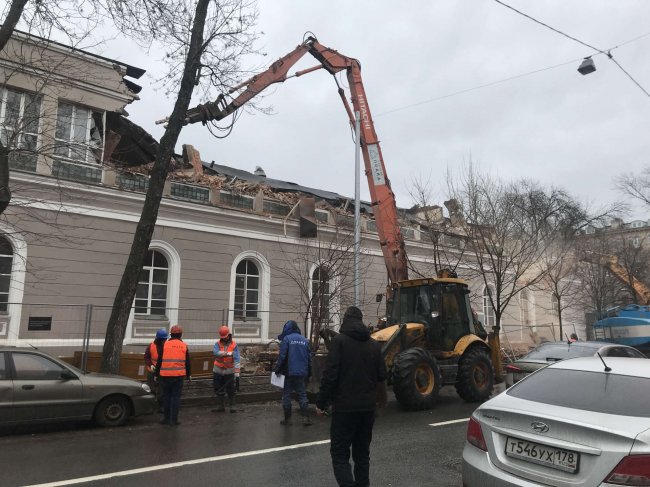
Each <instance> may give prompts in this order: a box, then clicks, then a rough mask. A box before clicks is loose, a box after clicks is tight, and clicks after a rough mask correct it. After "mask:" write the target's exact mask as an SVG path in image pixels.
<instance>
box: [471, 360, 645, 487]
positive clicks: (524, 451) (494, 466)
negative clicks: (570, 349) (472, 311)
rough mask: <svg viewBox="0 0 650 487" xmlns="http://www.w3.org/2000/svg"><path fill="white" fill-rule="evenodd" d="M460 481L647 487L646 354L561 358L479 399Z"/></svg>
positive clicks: (532, 486) (474, 486) (476, 486)
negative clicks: (497, 392) (482, 401)
mask: <svg viewBox="0 0 650 487" xmlns="http://www.w3.org/2000/svg"><path fill="white" fill-rule="evenodd" d="M463 485H464V486H465V487H490V486H495V487H496V486H499V487H510V486H512V487H514V486H520V487H537V486H549V485H551V486H554V487H578V486H585V487H586V486H590V487H593V486H601V487H606V486H621V485H626V486H650V360H647V359H636V358H615V357H603V359H602V360H601V358H600V357H597V356H596V357H585V358H576V359H569V360H564V361H562V362H558V363H555V364H552V365H549V366H548V367H545V368H543V369H540V370H538V371H537V372H535V373H533V374H531V375H529V376H528V377H526V378H525V379H524V380H522V381H520V382H518V383H517V384H515V385H514V386H513V387H511V388H510V389H508V390H507V391H506V392H503V393H502V394H500V395H498V396H496V397H495V398H493V399H491V400H489V401H488V402H486V403H484V404H482V405H481V406H480V407H479V408H478V409H477V410H476V411H475V412H474V414H473V415H472V418H470V422H469V425H468V429H467V443H466V445H465V449H464V450H463Z"/></svg>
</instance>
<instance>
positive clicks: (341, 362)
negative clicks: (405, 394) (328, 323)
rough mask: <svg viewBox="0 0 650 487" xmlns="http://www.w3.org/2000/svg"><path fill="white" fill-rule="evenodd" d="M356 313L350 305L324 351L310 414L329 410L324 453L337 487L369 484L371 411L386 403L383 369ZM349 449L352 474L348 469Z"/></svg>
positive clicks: (375, 345)
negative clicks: (327, 447) (324, 361)
mask: <svg viewBox="0 0 650 487" xmlns="http://www.w3.org/2000/svg"><path fill="white" fill-rule="evenodd" d="M362 318H363V315H362V313H361V310H360V309H359V308H357V307H355V306H350V307H349V308H348V309H347V310H346V311H345V315H344V316H343V323H342V324H341V329H340V333H339V334H338V335H336V336H335V337H334V338H333V339H332V341H331V342H330V346H329V354H328V357H327V366H326V368H325V371H324V372H323V378H322V381H321V387H320V392H319V394H318V400H317V401H316V407H317V410H316V412H317V413H318V414H322V413H323V411H324V410H325V409H326V408H327V407H328V406H329V405H330V404H331V405H332V424H331V427H330V438H331V444H330V454H331V456H332V466H333V467H334V477H336V481H337V482H338V484H339V486H345V487H348V486H350V487H352V486H367V485H370V442H371V441H372V427H373V425H374V422H375V408H376V407H377V405H379V406H384V405H385V404H386V383H385V381H386V365H385V364H384V360H383V358H382V356H381V347H380V345H379V343H377V342H376V341H375V340H373V339H372V338H370V331H369V330H368V328H367V327H366V326H365V325H364V324H363V322H362V321H361V319H362ZM350 447H352V460H353V461H354V475H353V474H352V468H351V467H350V461H349V459H350Z"/></svg>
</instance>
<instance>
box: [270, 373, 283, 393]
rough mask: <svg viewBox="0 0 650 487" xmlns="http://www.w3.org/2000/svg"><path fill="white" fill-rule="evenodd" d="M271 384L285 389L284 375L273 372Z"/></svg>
mask: <svg viewBox="0 0 650 487" xmlns="http://www.w3.org/2000/svg"><path fill="white" fill-rule="evenodd" d="M271 384H273V385H274V386H276V387H280V388H281V389H284V375H282V374H280V375H278V374H276V373H275V372H273V373H272V374H271Z"/></svg>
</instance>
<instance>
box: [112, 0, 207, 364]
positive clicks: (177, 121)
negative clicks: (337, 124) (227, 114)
mask: <svg viewBox="0 0 650 487" xmlns="http://www.w3.org/2000/svg"><path fill="white" fill-rule="evenodd" d="M209 3H210V0H199V1H198V3H197V5H196V12H195V16H194V23H193V26H192V38H191V40H190V45H189V49H188V53H187V58H186V61H185V68H184V71H183V78H182V79H181V86H180V89H179V91H178V97H177V98H176V103H175V105H174V110H173V112H172V115H171V117H170V119H169V123H168V125H167V129H166V130H165V134H164V135H163V136H162V138H161V139H160V145H159V147H158V153H157V154H156V160H155V162H154V165H153V168H152V170H151V175H150V179H149V189H148V190H147V195H146V197H145V200H144V205H143V208H142V215H141V217H140V221H139V222H138V226H137V228H136V231H135V235H134V236H133V244H132V245H131V253H130V254H129V259H128V261H127V263H126V267H125V269H124V273H123V274H122V280H121V281H120V285H119V287H118V289H117V293H116V294H115V300H114V302H113V309H112V312H111V317H110V318H109V321H108V327H107V329H106V338H105V341H104V349H103V354H102V364H101V371H102V372H104V373H112V374H116V373H118V371H119V369H120V355H121V353H122V343H123V340H124V334H125V332H126V325H127V322H128V319H129V314H130V313H131V306H132V304H133V299H134V297H135V290H136V287H137V284H138V276H139V275H140V271H141V269H142V263H143V262H144V259H145V257H146V255H147V252H148V250H149V244H150V243H151V238H152V236H153V231H154V227H155V225H156V219H157V218H158V210H159V208H160V200H161V199H162V195H163V189H164V186H165V181H166V179H167V175H168V173H169V170H170V165H171V160H172V156H173V155H174V147H175V146H176V142H177V140H178V137H179V135H180V132H181V129H182V128H183V125H184V119H185V114H186V112H187V109H188V108H189V105H190V100H191V98H192V92H193V90H194V86H195V81H196V80H197V76H198V72H199V67H200V60H201V54H202V49H203V47H202V44H203V31H204V27H205V19H206V16H207V10H208V5H209Z"/></svg>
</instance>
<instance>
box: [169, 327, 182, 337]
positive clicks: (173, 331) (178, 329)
mask: <svg viewBox="0 0 650 487" xmlns="http://www.w3.org/2000/svg"><path fill="white" fill-rule="evenodd" d="M169 334H170V335H182V334H183V328H181V326H180V325H174V326H172V328H171V330H169Z"/></svg>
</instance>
